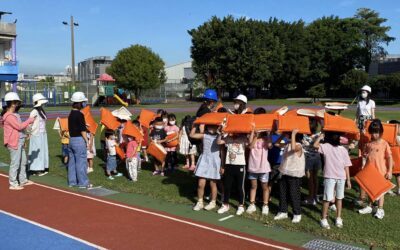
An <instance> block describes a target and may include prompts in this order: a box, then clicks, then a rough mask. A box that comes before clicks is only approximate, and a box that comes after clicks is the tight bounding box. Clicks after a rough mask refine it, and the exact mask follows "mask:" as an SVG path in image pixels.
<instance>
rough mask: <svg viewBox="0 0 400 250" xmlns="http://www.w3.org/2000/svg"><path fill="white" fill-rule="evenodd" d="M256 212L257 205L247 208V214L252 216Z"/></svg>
mask: <svg viewBox="0 0 400 250" xmlns="http://www.w3.org/2000/svg"><path fill="white" fill-rule="evenodd" d="M255 211H257V208H256V205H254V204H250V206H248V207H247V210H246V213H248V214H252V213H254V212H255Z"/></svg>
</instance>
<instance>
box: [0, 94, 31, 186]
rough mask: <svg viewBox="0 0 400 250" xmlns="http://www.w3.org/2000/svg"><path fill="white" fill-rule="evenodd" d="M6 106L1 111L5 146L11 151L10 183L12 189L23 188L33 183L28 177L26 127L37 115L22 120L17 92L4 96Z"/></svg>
mask: <svg viewBox="0 0 400 250" xmlns="http://www.w3.org/2000/svg"><path fill="white" fill-rule="evenodd" d="M4 101H5V102H6V106H4V107H3V111H2V112H1V117H2V122H3V126H4V146H5V147H7V149H8V151H9V152H10V158H11V163H10V169H9V175H8V176H9V183H10V187H9V188H10V190H22V189H24V186H27V185H31V184H33V182H32V181H30V180H28V179H27V177H26V164H27V160H26V152H25V138H26V135H25V133H24V129H25V128H26V127H28V126H29V125H30V124H32V123H33V121H34V120H35V117H30V118H29V119H28V120H26V121H25V122H21V117H20V116H19V114H18V110H19V109H20V108H21V99H19V96H18V94H17V93H14V92H9V93H7V94H6V95H5V96H4Z"/></svg>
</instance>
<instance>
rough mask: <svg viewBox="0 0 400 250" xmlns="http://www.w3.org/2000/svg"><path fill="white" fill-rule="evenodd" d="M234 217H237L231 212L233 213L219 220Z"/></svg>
mask: <svg viewBox="0 0 400 250" xmlns="http://www.w3.org/2000/svg"><path fill="white" fill-rule="evenodd" d="M232 217H235V216H234V215H232V214H231V215H229V216H226V217H224V218H221V219H219V220H218V221H224V220H228V219H230V218H232Z"/></svg>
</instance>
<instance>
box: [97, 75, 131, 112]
mask: <svg viewBox="0 0 400 250" xmlns="http://www.w3.org/2000/svg"><path fill="white" fill-rule="evenodd" d="M96 81H97V93H96V94H95V95H94V96H93V98H92V105H93V106H100V105H112V104H121V105H122V106H124V107H127V106H128V99H127V94H126V93H125V91H124V90H123V89H119V88H117V87H116V86H115V84H114V83H115V79H114V78H112V76H110V75H109V74H101V75H100V77H99V78H97V79H96Z"/></svg>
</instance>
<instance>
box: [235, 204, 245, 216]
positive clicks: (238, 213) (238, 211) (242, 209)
mask: <svg viewBox="0 0 400 250" xmlns="http://www.w3.org/2000/svg"><path fill="white" fill-rule="evenodd" d="M243 213H244V206H239V207H238V210H237V211H236V215H237V216H240V215H242V214H243Z"/></svg>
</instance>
